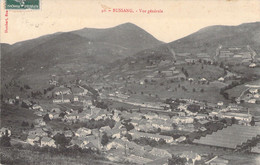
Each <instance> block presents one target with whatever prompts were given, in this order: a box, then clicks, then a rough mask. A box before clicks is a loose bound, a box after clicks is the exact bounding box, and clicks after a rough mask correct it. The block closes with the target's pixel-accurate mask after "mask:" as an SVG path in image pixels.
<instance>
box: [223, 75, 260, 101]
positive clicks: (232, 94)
mask: <svg viewBox="0 0 260 165" xmlns="http://www.w3.org/2000/svg"><path fill="white" fill-rule="evenodd" d="M245 85H260V79H258V80H256V81H251V82H248V83H245V84H242V85H238V86H236V87H234V88H231V89H229V90H226V92H227V93H228V94H229V98H232V97H235V98H237V97H239V96H240V95H241V94H242V92H243V91H245V90H247V89H249V87H248V86H245Z"/></svg>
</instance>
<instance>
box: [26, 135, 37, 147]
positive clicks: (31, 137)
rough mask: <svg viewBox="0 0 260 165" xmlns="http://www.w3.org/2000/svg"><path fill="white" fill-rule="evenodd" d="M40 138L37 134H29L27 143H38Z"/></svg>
mask: <svg viewBox="0 0 260 165" xmlns="http://www.w3.org/2000/svg"><path fill="white" fill-rule="evenodd" d="M39 140H40V137H39V136H37V135H29V136H28V137H27V140H26V141H27V143H29V144H30V145H35V144H36V143H38V142H39Z"/></svg>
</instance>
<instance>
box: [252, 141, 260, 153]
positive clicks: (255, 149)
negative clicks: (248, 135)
mask: <svg viewBox="0 0 260 165" xmlns="http://www.w3.org/2000/svg"><path fill="white" fill-rule="evenodd" d="M251 152H253V153H258V154H260V143H257V144H256V146H254V147H252V149H251Z"/></svg>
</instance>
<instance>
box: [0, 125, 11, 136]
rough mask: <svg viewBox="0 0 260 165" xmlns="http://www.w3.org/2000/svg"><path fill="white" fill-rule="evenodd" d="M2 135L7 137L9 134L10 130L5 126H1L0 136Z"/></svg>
mask: <svg viewBox="0 0 260 165" xmlns="http://www.w3.org/2000/svg"><path fill="white" fill-rule="evenodd" d="M4 135H7V136H8V137H9V136H11V130H10V129H8V128H5V127H3V128H1V129H0V137H3V136H4Z"/></svg>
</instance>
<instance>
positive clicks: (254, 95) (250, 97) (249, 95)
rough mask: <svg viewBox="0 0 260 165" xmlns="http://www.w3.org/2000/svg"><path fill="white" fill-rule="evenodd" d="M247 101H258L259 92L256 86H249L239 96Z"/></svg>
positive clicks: (259, 100) (252, 102)
mask: <svg viewBox="0 0 260 165" xmlns="http://www.w3.org/2000/svg"><path fill="white" fill-rule="evenodd" d="M241 99H242V100H244V101H245V102H247V103H251V104H256V103H258V102H260V93H259V89H258V88H250V89H249V90H248V91H247V92H245V94H244V96H243V97H242V98H241Z"/></svg>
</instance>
